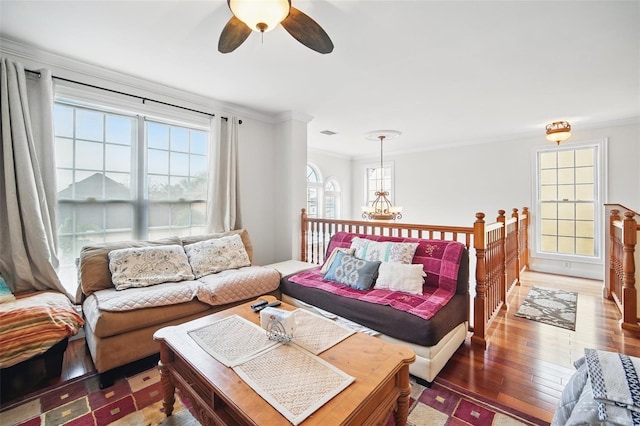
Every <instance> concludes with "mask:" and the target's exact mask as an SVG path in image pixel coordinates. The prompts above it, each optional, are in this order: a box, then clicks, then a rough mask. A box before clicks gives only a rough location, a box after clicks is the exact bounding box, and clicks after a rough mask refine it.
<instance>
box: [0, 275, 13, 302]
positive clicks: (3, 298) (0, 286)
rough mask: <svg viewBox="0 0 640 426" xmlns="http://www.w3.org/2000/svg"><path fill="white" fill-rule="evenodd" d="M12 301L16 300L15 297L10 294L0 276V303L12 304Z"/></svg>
mask: <svg viewBox="0 0 640 426" xmlns="http://www.w3.org/2000/svg"><path fill="white" fill-rule="evenodd" d="M14 300H16V297H15V296H14V295H13V293H12V292H11V289H10V288H9V286H8V285H7V283H6V282H4V278H2V275H0V303H4V302H13V301H14Z"/></svg>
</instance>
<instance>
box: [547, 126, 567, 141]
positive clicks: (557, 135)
mask: <svg viewBox="0 0 640 426" xmlns="http://www.w3.org/2000/svg"><path fill="white" fill-rule="evenodd" d="M546 129H547V140H549V141H551V142H555V143H556V144H558V145H560V142H562V141H566V140H567V139H569V137H570V136H571V124H569V122H568V121H554V122H553V123H551V124H547V127H546Z"/></svg>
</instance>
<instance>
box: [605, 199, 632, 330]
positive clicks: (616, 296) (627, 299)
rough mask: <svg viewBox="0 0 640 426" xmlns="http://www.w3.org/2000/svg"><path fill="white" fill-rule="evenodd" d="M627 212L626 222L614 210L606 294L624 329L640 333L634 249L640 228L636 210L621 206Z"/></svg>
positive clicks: (610, 226) (612, 212)
mask: <svg viewBox="0 0 640 426" xmlns="http://www.w3.org/2000/svg"><path fill="white" fill-rule="evenodd" d="M620 207H622V208H624V209H625V210H626V211H625V213H624V219H622V217H621V216H620V210H619V209H617V208H614V209H612V210H611V211H610V214H611V216H610V217H609V235H610V245H609V277H608V278H609V279H608V288H607V292H606V294H607V295H608V297H609V298H610V299H612V300H613V301H614V302H615V303H616V305H617V306H618V309H619V310H620V313H621V314H622V319H621V320H620V327H621V328H622V329H623V330H628V331H632V332H634V333H640V325H639V324H638V293H637V289H636V286H635V284H636V265H635V250H636V245H637V242H638V232H640V225H639V224H638V223H637V222H636V219H635V217H636V216H640V215H638V213H636V212H634V211H633V210H630V209H627V208H625V207H624V206H620Z"/></svg>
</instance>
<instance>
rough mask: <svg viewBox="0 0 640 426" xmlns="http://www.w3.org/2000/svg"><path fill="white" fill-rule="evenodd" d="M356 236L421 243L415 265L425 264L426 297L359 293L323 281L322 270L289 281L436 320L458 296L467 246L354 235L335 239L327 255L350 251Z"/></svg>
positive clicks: (372, 290)
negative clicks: (345, 248) (457, 286)
mask: <svg viewBox="0 0 640 426" xmlns="http://www.w3.org/2000/svg"><path fill="white" fill-rule="evenodd" d="M354 236H361V237H362V238H365V237H366V238H368V239H372V240H375V241H395V242H419V245H418V249H417V250H416V254H415V256H414V258H413V262H412V263H422V264H423V266H424V271H425V272H426V273H427V277H426V279H425V284H424V285H423V287H422V295H414V294H409V293H403V292H399V291H390V290H377V289H371V290H356V289H353V288H351V287H348V286H345V285H342V284H338V283H336V282H333V281H327V280H325V279H323V275H322V274H321V273H320V267H317V268H313V269H309V270H306V271H304V272H300V273H298V274H295V275H293V276H291V277H289V281H291V282H294V283H296V284H299V285H302V286H306V287H314V288H317V289H320V290H324V291H328V292H330V293H334V294H337V295H340V296H344V297H350V298H353V299H358V300H362V301H366V302H371V303H377V304H380V305H389V306H391V307H393V308H395V309H398V310H402V311H406V312H409V313H411V314H413V315H416V316H418V317H421V318H424V319H430V318H431V317H433V316H434V315H435V314H436V313H437V312H438V310H439V309H440V308H442V307H443V306H444V305H446V304H447V302H448V301H449V300H451V298H452V297H453V295H454V294H455V292H456V283H457V278H458V269H459V266H460V260H461V258H462V253H463V250H464V245H463V244H461V243H458V242H455V241H440V240H422V239H416V238H398V237H375V236H364V235H357V234H351V233H337V234H336V235H334V236H333V238H332V241H331V243H330V244H329V249H328V250H327V253H330V252H331V250H333V248H335V247H349V245H350V243H351V239H352V238H353V237H354Z"/></svg>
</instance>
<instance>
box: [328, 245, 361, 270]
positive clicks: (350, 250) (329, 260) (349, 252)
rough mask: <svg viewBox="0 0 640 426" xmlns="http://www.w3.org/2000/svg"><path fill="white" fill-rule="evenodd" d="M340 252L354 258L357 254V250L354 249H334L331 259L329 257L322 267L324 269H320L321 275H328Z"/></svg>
mask: <svg viewBox="0 0 640 426" xmlns="http://www.w3.org/2000/svg"><path fill="white" fill-rule="evenodd" d="M339 251H341V252H343V253H346V254H350V255H352V256H353V254H354V253H355V252H356V250H355V249H352V248H340V247H336V248H335V249H333V251H332V252H331V254H330V255H329V257H327V260H325V261H324V264H323V265H322V268H320V273H322V274H326V273H327V271H328V270H329V268H331V265H332V264H333V261H334V260H335V259H336V254H338V252H339Z"/></svg>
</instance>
